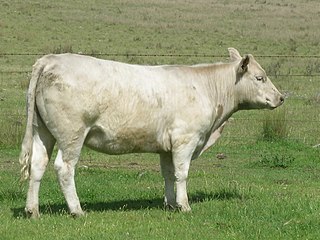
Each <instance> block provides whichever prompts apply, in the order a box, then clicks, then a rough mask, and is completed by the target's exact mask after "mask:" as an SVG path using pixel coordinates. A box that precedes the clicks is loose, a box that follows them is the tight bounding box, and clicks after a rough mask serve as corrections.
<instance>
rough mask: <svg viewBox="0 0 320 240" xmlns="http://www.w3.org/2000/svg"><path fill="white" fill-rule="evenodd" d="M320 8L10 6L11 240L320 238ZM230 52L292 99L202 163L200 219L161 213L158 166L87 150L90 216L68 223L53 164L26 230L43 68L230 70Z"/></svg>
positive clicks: (4, 20)
mask: <svg viewBox="0 0 320 240" xmlns="http://www.w3.org/2000/svg"><path fill="white" fill-rule="evenodd" d="M317 6H318V1H317V0H314V1H312V0H302V1H295V2H292V1H289V0H246V1H244V0H239V1H237V2H234V1H229V0H224V1H215V0H212V1H204V0H197V1H193V2H191V1H184V0H176V1H165V0H157V1H155V0H151V1H146V0H134V1H129V0H123V1H113V0H112V1H107V2H106V1H101V0H96V1H83V0H75V1H60V0H56V1H47V0H44V1H1V2H0V7H1V11H0V43H1V44H0V221H1V223H2V224H1V225H0V236H1V239H17V238H22V237H23V238H24V239H44V238H48V239H58V238H59V239H72V238H75V237H79V238H83V239H172V238H178V239H316V238H317V237H318V236H319V234H320V232H319V229H320V228H319V227H320V226H319V211H320V209H319V183H320V179H319V173H320V164H319V158H320V155H319V148H316V147H313V146H315V145H317V144H319V143H320V128H319V122H320V110H319V109H320V108H319V107H320V56H319V39H320V30H319V22H320V10H319V8H318V7H317ZM230 46H232V47H235V48H237V49H239V51H240V52H241V53H243V54H244V53H252V54H253V55H255V56H256V59H257V60H258V61H259V62H260V63H261V65H262V66H263V67H264V68H265V69H266V71H267V73H268V74H269V76H270V78H272V80H273V82H274V83H275V85H276V86H277V87H278V88H279V89H280V90H281V91H282V92H283V93H285V94H286V97H287V98H286V102H285V105H284V106H282V107H281V108H280V109H279V110H276V111H272V112H271V111H246V112H239V113H237V114H235V115H234V116H233V120H231V121H230V122H229V124H228V125H227V126H226V128H225V131H224V135H223V137H222V139H221V140H220V141H219V143H218V144H217V146H216V147H214V148H212V149H211V150H210V151H209V152H207V153H205V154H204V155H203V156H201V158H199V159H198V160H196V161H194V162H193V163H192V166H191V171H190V181H189V194H190V199H191V204H192V205H191V207H192V209H193V212H192V213H190V214H180V213H176V212H166V211H163V210H162V198H163V183H162V178H161V176H160V173H159V166H158V165H159V163H158V157H157V156H156V155H152V154H139V155H138V154H131V155H124V156H112V157H111V156H107V155H102V154H98V153H95V152H93V151H89V150H88V149H84V151H83V153H82V156H81V161H80V162H79V167H78V169H77V179H76V181H77V185H78V192H79V196H80V199H81V202H82V204H83V206H84V209H86V211H87V212H88V215H87V216H86V217H84V218H81V219H76V220H73V219H71V218H70V217H69V215H68V214H67V209H66V206H65V202H64V199H63V197H62V193H61V192H60V190H59V188H58V185H57V182H56V179H55V174H54V171H53V168H52V166H51V165H50V166H49V168H48V171H47V173H46V175H45V177H44V179H43V182H42V188H41V193H40V203H41V212H42V218H41V220H40V221H31V220H28V219H25V218H24V217H23V208H24V204H25V197H26V187H27V186H26V185H25V184H23V185H20V184H19V182H18V179H19V164H18V161H17V159H18V155H19V146H20V142H21V137H22V136H23V134H24V125H25V90H26V88H27V85H28V81H29V77H30V72H31V67H32V64H33V63H34V62H35V60H36V59H37V58H38V57H40V56H41V55H43V54H46V53H60V52H75V53H85V54H89V55H93V56H97V57H100V58H108V59H113V60H118V61H124V62H129V63H138V64H195V63H204V62H216V61H227V48H228V47H230ZM217 156H218V157H219V158H217ZM221 156H223V157H221ZM200 229H201V231H200Z"/></svg>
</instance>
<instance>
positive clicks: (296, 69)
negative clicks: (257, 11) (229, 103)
mask: <svg viewBox="0 0 320 240" xmlns="http://www.w3.org/2000/svg"><path fill="white" fill-rule="evenodd" d="M80 54H84V53H80ZM42 55H45V54H43V53H0V61H1V65H0V106H1V108H0V124H1V125H2V131H0V146H1V145H15V144H16V145H19V144H20V141H21V138H22V135H23V133H24V124H25V90H26V88H27V85H28V79H29V77H30V73H31V69H32V67H31V66H32V64H33V63H34V61H35V59H37V58H38V57H40V56H42ZM85 55H92V56H96V57H100V58H112V60H119V61H125V62H129V63H141V62H143V63H146V64H149V63H150V64H151V65H152V64H153V63H154V62H155V61H154V60H156V62H161V63H166V62H170V59H173V60H177V62H178V64H189V63H190V62H192V63H193V62H194V63H200V62H208V59H219V60H225V59H227V58H228V56H227V55H215V54H201V53H197V54H188V53H187V54H149V53H148V54H141V53H139V54H136V53H94V54H85ZM255 58H256V59H259V60H258V61H259V62H260V63H261V65H262V66H263V67H264V68H265V70H266V71H267V73H268V75H269V76H270V77H271V78H272V80H273V82H274V83H275V85H276V86H277V87H278V88H279V89H280V90H281V91H282V92H283V93H284V94H285V95H286V98H287V99H286V102H285V104H284V106H283V107H282V108H283V109H285V112H286V119H285V121H286V123H287V128H288V135H287V138H288V139H292V140H295V141H300V142H303V143H304V144H307V145H310V146H315V145H317V144H319V143H320V127H319V123H320V55H255ZM140 59H142V60H143V61H141V60H140ZM211 62H212V61H211ZM266 114H269V112H267V111H265V112H262V113H261V112H259V111H249V112H248V111H245V112H241V113H236V114H235V115H234V116H233V119H234V120H233V121H232V122H231V123H230V124H228V126H227V127H226V130H225V132H224V134H223V137H222V138H221V140H220V141H219V143H218V145H220V146H228V147H230V148H229V153H230V154H237V150H236V149H237V147H238V145H239V142H241V144H252V143H254V142H255V141H256V140H257V139H258V138H259V136H261V132H262V131H263V123H264V121H265V115H266ZM12 139H13V140H12ZM238 154H241V155H243V154H244V155H246V154H248V155H251V154H252V152H247V153H243V152H241V153H240V152H238ZM256 154H259V153H256Z"/></svg>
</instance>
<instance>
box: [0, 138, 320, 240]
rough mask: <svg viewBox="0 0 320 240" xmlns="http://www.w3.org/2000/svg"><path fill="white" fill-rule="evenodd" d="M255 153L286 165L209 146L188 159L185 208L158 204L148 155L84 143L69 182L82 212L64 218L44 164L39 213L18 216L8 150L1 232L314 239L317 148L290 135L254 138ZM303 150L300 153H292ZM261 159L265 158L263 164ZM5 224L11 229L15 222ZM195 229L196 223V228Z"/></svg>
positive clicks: (20, 192) (157, 182)
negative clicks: (115, 152)
mask: <svg viewBox="0 0 320 240" xmlns="http://www.w3.org/2000/svg"><path fill="white" fill-rule="evenodd" d="M252 148H256V149H260V150H262V151H263V152H264V154H263V156H277V155H278V156H281V155H282V154H284V153H283V152H282V151H281V150H283V149H285V151H286V154H287V156H294V159H295V161H293V162H291V163H290V164H289V165H288V166H287V167H286V168H282V167H274V166H273V163H264V164H261V156H260V157H259V156H258V157H256V158H252V159H250V160H239V159H237V157H236V156H233V155H229V156H228V157H227V158H226V159H220V160H219V159H212V158H213V157H212V156H213V155H214V151H212V152H209V153H206V154H205V156H203V157H201V158H200V159H198V160H196V161H194V162H193V163H192V167H191V172H190V180H189V197H190V201H191V206H192V209H193V211H192V212H191V213H187V214H182V213H179V212H170V211H165V210H163V209H162V198H163V183H162V178H161V176H160V173H159V166H158V160H157V157H156V155H150V154H142V155H136V154H131V155H126V157H121V159H119V157H117V156H114V157H110V156H106V155H102V154H97V153H93V152H91V151H87V150H84V152H83V154H82V157H81V160H80V163H79V167H78V169H77V177H76V181H77V186H78V193H79V196H80V199H81V203H82V205H83V208H84V209H85V210H86V212H87V215H86V216H85V217H83V218H80V219H72V217H70V216H69V215H68V212H67V208H66V205H65V202H64V199H63V196H62V193H61V192H60V189H59V187H58V184H57V181H56V177H55V174H54V171H53V167H52V164H51V165H50V166H49V169H48V171H47V173H46V175H45V177H44V179H43V182H42V188H41V191H40V201H41V204H40V208H41V213H42V216H41V220H38V221H33V220H28V219H25V218H24V215H23V207H24V203H25V192H26V186H25V185H22V186H20V184H19V182H18V165H17V164H16V163H15V164H12V161H11V160H12V159H11V158H14V157H15V155H16V154H17V153H18V152H17V151H16V150H15V151H13V150H6V151H3V153H4V154H5V155H6V156H8V161H7V162H4V164H5V166H4V165H3V166H4V168H5V169H6V171H4V170H2V171H1V172H2V174H1V183H2V184H1V187H0V193H1V198H0V206H1V209H2V210H1V214H0V218H1V219H2V224H1V226H0V233H1V236H4V237H5V238H4V239H16V238H18V237H21V236H23V237H24V239H35V238H36V239H44V238H51V239H58V238H59V239H61V238H62V239H70V238H73V237H74V236H75V235H76V236H79V237H83V238H84V239H88V238H91V239H99V238H111V239H121V238H125V239H150V238H152V239H172V238H173V237H175V236H176V238H178V239H184V238H186V239H210V238H212V237H213V236H214V238H216V239H229V238H232V239H296V238H302V239H307V238H308V239H314V238H316V237H317V236H318V235H319V234H320V232H319V221H318V215H319V212H318V209H319V207H320V204H319V176H320V175H319V173H320V168H319V163H318V162H317V158H318V156H319V153H320V152H319V150H317V149H315V148H308V147H306V146H305V145H302V144H299V143H294V142H274V143H273V144H271V145H269V148H267V144H266V143H265V142H257V145H256V146H254V147H252ZM302 148H304V149H305V151H307V154H308V156H309V157H310V158H309V159H308V160H306V159H305V158H303V157H301V156H299V155H297V156H295V155H294V154H295V152H296V150H297V149H302ZM268 164H269V165H268ZM17 226H19V227H18V230H16V231H13V229H17ZM199 229H201V231H199Z"/></svg>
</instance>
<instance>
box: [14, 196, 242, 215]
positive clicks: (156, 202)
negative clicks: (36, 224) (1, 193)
mask: <svg viewBox="0 0 320 240" xmlns="http://www.w3.org/2000/svg"><path fill="white" fill-rule="evenodd" d="M244 198H245V196H243V195H242V194H239V193H235V192H232V191H230V192H221V191H219V192H211V193H207V192H202V191H197V192H196V193H193V194H190V196H189V202H190V203H191V204H193V203H201V202H207V201H211V200H225V201H227V200H232V199H239V200H243V199H244ZM81 206H82V208H83V210H84V211H86V212H105V211H136V210H141V209H161V208H163V198H153V199H136V200H130V199H126V200H121V201H112V202H81ZM191 207H192V206H191ZM11 211H12V213H13V217H14V218H21V217H25V214H24V207H20V208H12V209H11ZM40 213H41V215H61V214H68V208H67V206H66V204H54V203H53V204H46V205H40Z"/></svg>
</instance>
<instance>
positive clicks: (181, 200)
mask: <svg viewBox="0 0 320 240" xmlns="http://www.w3.org/2000/svg"><path fill="white" fill-rule="evenodd" d="M192 153H193V151H190V147H186V148H185V149H183V150H182V151H178V152H174V153H173V165H174V171H175V173H174V175H175V179H176V205H177V207H178V208H179V209H180V210H181V211H182V212H188V211H190V210H191V208H190V206H189V203H188V195H187V178H188V172H189V167H190V162H191V156H192Z"/></svg>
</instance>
